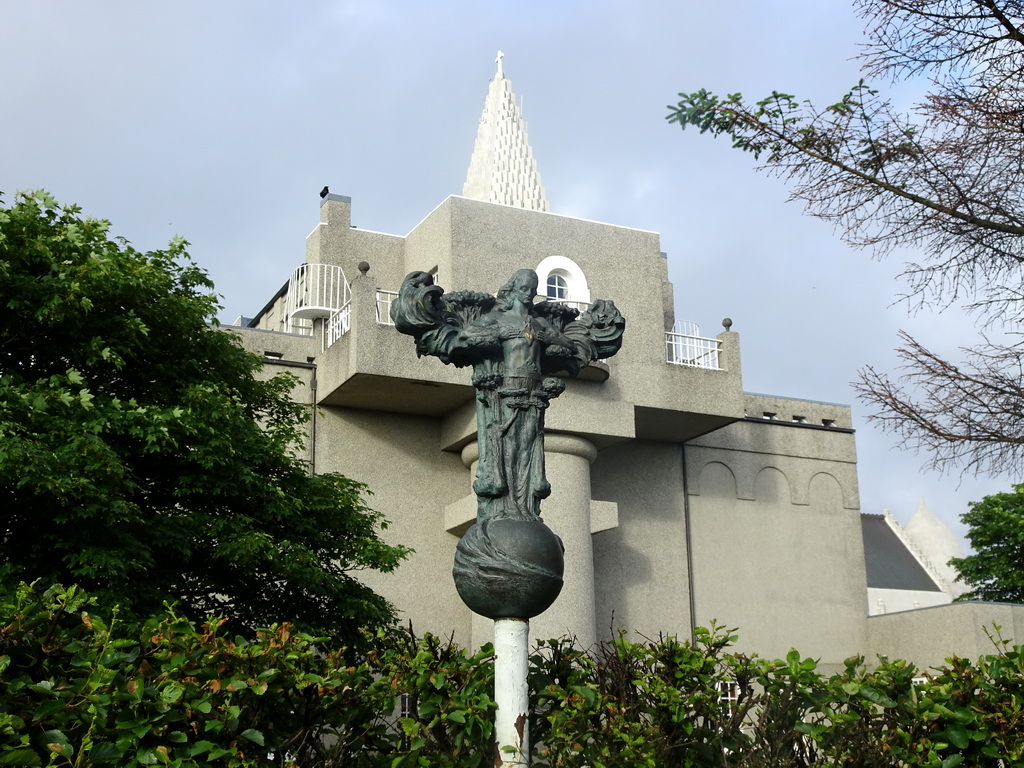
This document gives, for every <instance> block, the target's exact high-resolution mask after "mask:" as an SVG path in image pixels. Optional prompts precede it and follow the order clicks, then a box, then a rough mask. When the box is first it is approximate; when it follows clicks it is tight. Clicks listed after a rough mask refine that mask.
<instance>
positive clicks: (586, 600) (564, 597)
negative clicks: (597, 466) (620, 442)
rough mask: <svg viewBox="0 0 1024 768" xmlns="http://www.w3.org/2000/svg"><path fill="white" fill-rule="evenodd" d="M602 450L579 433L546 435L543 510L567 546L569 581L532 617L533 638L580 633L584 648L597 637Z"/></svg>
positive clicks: (542, 512) (566, 565)
mask: <svg viewBox="0 0 1024 768" xmlns="http://www.w3.org/2000/svg"><path fill="white" fill-rule="evenodd" d="M596 458H597V449H596V448H595V447H594V445H593V443H591V442H590V441H589V440H584V439H583V438H581V437H576V436H574V435H562V434H552V433H548V434H546V435H545V436H544V464H545V474H546V475H547V478H548V482H549V483H551V495H550V496H549V497H548V498H546V499H544V501H543V502H541V506H540V511H541V516H542V517H543V518H544V522H545V523H547V526H548V528H550V529H551V530H552V531H554V532H555V533H557V534H558V535H559V536H560V537H561V539H562V543H563V544H564V545H565V577H564V579H565V583H564V585H563V586H562V593H561V594H560V595H559V596H558V599H557V600H555V603H554V605H552V606H551V607H550V608H548V609H547V610H546V611H545V612H544V613H542V614H541V615H540V616H537V617H536V618H534V619H532V620H531V621H530V625H531V629H530V632H531V635H532V637H533V639H534V640H544V639H548V638H552V637H560V636H561V635H565V634H569V635H575V637H576V638H577V639H578V640H579V642H580V644H581V645H582V646H583V647H584V648H589V647H590V646H591V645H593V644H594V643H595V642H596V641H597V627H596V608H595V605H594V545H593V539H592V538H591V533H590V463H591V462H592V461H593V460H594V459H596Z"/></svg>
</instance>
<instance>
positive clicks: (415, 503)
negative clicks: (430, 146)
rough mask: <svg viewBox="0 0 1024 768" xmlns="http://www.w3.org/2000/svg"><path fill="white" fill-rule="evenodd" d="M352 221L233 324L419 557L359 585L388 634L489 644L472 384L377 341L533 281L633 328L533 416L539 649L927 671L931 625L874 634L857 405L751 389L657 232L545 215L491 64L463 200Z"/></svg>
mask: <svg viewBox="0 0 1024 768" xmlns="http://www.w3.org/2000/svg"><path fill="white" fill-rule="evenodd" d="M351 209H352V201H351V200H350V198H348V197H344V196H341V195H335V194H328V195H326V197H324V198H323V199H322V201H321V206H320V221H319V223H318V224H317V225H316V226H315V227H314V229H313V231H312V232H311V233H310V234H309V236H308V237H307V240H306V262H305V263H304V264H301V265H298V266H296V267H295V268H294V271H293V272H292V274H291V277H290V278H289V280H288V281H287V283H286V284H285V285H284V287H283V288H282V289H281V291H280V292H279V293H278V294H277V295H275V296H274V297H272V298H271V300H270V301H269V303H267V304H266V306H264V308H263V309H262V310H261V311H260V312H259V313H258V314H257V315H256V316H255V317H254V318H252V319H250V320H247V321H246V323H245V327H238V328H234V329H232V330H233V331H234V332H236V333H238V334H239V335H240V337H241V338H242V340H243V343H244V344H245V346H246V347H247V348H248V349H250V350H252V351H254V352H256V353H258V354H260V355H262V356H263V358H264V361H265V363H266V369H267V371H268V372H273V371H276V370H280V369H282V368H288V369H291V370H293V371H294V372H296V373H297V374H298V375H299V377H300V379H301V380H302V384H301V385H300V386H298V387H297V388H296V390H295V397H296V398H297V399H299V400H300V401H301V402H305V403H309V404H310V405H311V406H315V409H314V410H315V413H316V416H315V418H314V419H313V420H312V421H311V424H310V433H309V442H308V447H307V450H308V452H309V459H310V461H311V462H312V464H313V467H314V470H315V471H318V472H326V471H337V472H342V473H344V474H346V475H348V476H350V477H353V478H355V479H357V480H361V481H363V482H365V483H367V484H368V485H369V487H370V488H371V490H372V492H373V496H372V497H371V499H370V503H371V505H372V506H373V507H374V508H375V509H377V510H379V511H381V512H382V513H384V515H385V516H386V517H387V518H388V520H389V521H390V527H389V529H388V530H387V532H386V536H387V538H388V539H389V540H393V541H395V542H400V543H403V544H406V545H409V546H411V547H413V548H414V549H415V550H416V551H415V554H414V555H412V556H411V557H410V558H409V560H408V561H407V562H406V563H405V564H403V565H402V566H401V567H400V568H399V569H398V571H397V572H396V573H395V574H392V575H388V576H384V575H380V574H368V575H367V577H366V578H367V581H368V582H369V583H370V585H371V586H372V587H373V588H374V589H375V590H377V591H378V592H380V593H382V594H384V595H385V596H387V597H388V598H390V599H391V600H392V601H393V603H394V604H395V605H396V606H397V607H398V608H399V610H400V612H401V614H402V617H403V619H408V620H412V622H413V624H414V626H416V627H417V628H418V629H420V630H421V631H425V630H432V631H438V632H444V633H449V632H452V631H454V632H455V638H456V640H457V641H459V642H460V643H463V644H467V645H478V644H480V643H483V642H485V641H487V640H489V638H490V631H491V622H490V621H488V620H484V619H480V618H478V617H474V616H472V615H471V613H470V612H469V610H468V609H467V608H466V607H465V606H463V604H462V603H461V601H460V600H459V598H458V596H457V595H456V592H455V587H454V584H453V582H452V577H451V567H452V557H453V554H454V550H455V544H456V541H457V538H458V537H459V536H460V535H461V534H462V533H463V532H464V531H465V530H466V529H467V528H468V526H469V525H470V524H471V523H472V521H473V518H474V515H475V510H476V502H475V498H474V496H473V494H472V490H471V484H472V479H473V470H474V466H475V465H474V462H475V458H476V424H475V416H474V405H473V398H474V391H473V389H472V388H471V386H470V383H469V374H468V372H467V371H466V370H461V369H456V368H454V367H450V366H445V365H443V364H442V363H441V362H440V361H438V360H437V359H434V358H424V359H417V358H416V354H415V351H414V346H413V342H412V340H411V339H410V338H409V337H407V336H403V335H401V334H399V333H398V332H397V331H396V330H395V328H394V327H393V326H392V325H391V324H390V323H391V321H390V319H389V313H388V310H389V305H390V301H391V298H392V297H393V296H394V292H395V291H397V289H398V287H399V285H400V284H401V282H402V279H403V278H404V276H405V275H406V274H408V273H409V272H411V271H414V270H422V271H425V272H429V273H431V274H433V275H434V276H435V280H436V282H437V283H439V284H440V285H442V286H443V287H444V288H445V289H446V290H449V291H450V290H481V291H490V292H493V291H495V290H497V288H498V287H499V286H500V285H501V284H502V283H504V282H505V280H506V279H508V277H509V276H510V275H511V274H512V273H513V272H514V271H516V270H518V269H521V268H524V267H530V268H533V269H535V270H536V271H537V272H538V274H539V277H540V285H541V291H542V293H546V296H547V298H548V300H551V301H564V302H575V303H578V304H586V303H587V302H589V301H591V300H592V299H596V298H609V299H612V300H614V301H615V303H616V305H617V306H618V307H619V309H620V310H621V311H622V313H623V315H624V316H625V317H626V318H627V328H626V335H625V342H624V344H623V347H622V350H621V351H620V352H619V354H618V355H617V356H616V357H614V358H612V359H611V360H610V361H608V363H607V364H604V363H598V364H592V365H591V366H589V367H588V368H587V369H586V370H585V371H584V372H583V375H581V376H580V377H579V378H578V379H573V380H570V381H568V385H567V389H566V391H565V393H564V394H563V395H562V396H561V397H560V398H559V399H557V400H556V401H554V402H553V403H552V406H551V408H550V409H549V410H548V411H547V415H546V419H547V436H546V440H545V455H546V466H547V474H548V479H549V480H550V482H551V484H552V486H553V493H552V495H551V497H550V498H548V499H547V500H545V502H544V505H543V514H544V518H545V521H546V522H547V523H548V525H549V526H550V527H551V528H552V529H553V530H554V531H555V532H556V533H558V534H559V535H560V536H561V537H562V539H563V541H564V543H565V547H566V582H565V587H564V589H563V592H562V594H561V596H560V597H559V598H558V600H557V601H556V602H555V604H554V606H553V607H552V608H551V609H549V610H548V611H547V612H546V613H545V614H543V615H541V616H540V617H537V618H536V619H535V620H533V622H532V631H533V636H534V637H550V636H555V635H561V634H564V633H567V632H568V633H571V634H574V635H575V636H576V637H577V638H578V639H579V640H580V641H581V642H583V643H584V644H589V643H592V642H593V641H595V640H596V639H599V638H603V637H607V636H609V634H611V633H612V632H614V631H615V630H616V629H617V628H619V627H623V628H627V629H629V630H630V631H633V632H636V633H640V634H643V635H647V636H657V634H658V633H670V634H678V635H680V636H688V635H689V633H690V632H691V629H692V628H693V627H695V626H699V625H704V626H706V625H707V624H708V622H710V621H712V620H716V621H718V622H719V623H722V624H726V625H728V626H730V627H739V628H740V649H741V650H746V651H756V652H757V653H759V654H761V655H763V656H783V655H785V653H786V652H787V651H788V650H789V649H790V648H791V647H794V646H795V647H798V648H799V649H800V650H801V652H802V653H804V654H806V655H810V656H814V657H819V658H820V659H821V660H822V662H823V663H826V664H837V663H839V662H841V661H842V660H843V659H844V658H846V657H848V656H851V655H854V654H857V653H863V654H866V655H868V656H869V657H870V656H871V655H872V654H873V653H875V652H876V651H880V652H885V653H890V654H892V655H903V656H911V657H914V655H915V654H919V655H920V656H921V660H922V661H924V662H925V663H932V662H937V661H941V652H940V656H939V658H938V659H935V658H932V656H929V655H928V654H932V655H934V653H933V652H934V650H935V648H937V647H941V646H942V643H941V642H938V643H936V642H932V641H934V640H935V639H936V638H935V633H936V632H937V631H938V630H936V627H939V628H941V625H942V622H943V621H945V619H944V618H943V617H944V616H946V615H947V614H943V615H942V616H939V615H938V614H934V611H935V610H937V609H928V610H929V612H931V613H932V618H931V619H929V618H927V617H923V618H914V619H913V622H914V623H912V624H911V623H908V622H905V621H903V619H901V618H900V617H903V616H908V615H909V614H893V613H892V612H887V613H886V614H885V615H884V616H879V617H873V618H872V619H871V620H870V621H869V619H868V618H867V617H868V615H869V613H870V610H869V598H868V572H867V570H866V566H865V552H864V542H865V540H866V539H865V535H864V533H863V529H862V518H861V515H860V510H859V500H858V489H857V460H856V450H855V445H854V434H853V430H852V425H851V414H850V409H849V408H848V407H847V406H844V405H835V404H829V403H818V402H810V401H806V400H795V399H788V398H783V397H769V396H765V395H756V394H751V393H747V392H744V390H743V377H742V370H741V355H740V337H739V334H738V333H736V332H734V331H732V330H731V322H730V321H729V320H728V319H726V320H725V321H723V330H722V331H721V332H720V333H716V334H713V335H708V336H705V335H702V334H701V333H700V332H699V331H698V330H697V329H696V328H695V327H693V326H692V325H689V324H687V323H684V322H682V321H681V320H680V319H679V318H677V316H676V309H675V307H674V305H673V292H672V286H671V285H670V283H669V281H668V269H667V262H666V256H665V254H664V253H662V252H661V248H660V243H659V238H658V235H657V233H654V232H647V231H641V230H637V229H632V228H629V227H621V226H616V225H614V224H607V223H600V222H594V221H585V220H581V219H576V218H571V217H566V216H560V215H558V214H557V213H552V212H549V211H548V203H547V200H546V197H545V194H544V189H543V187H542V185H541V183H540V176H539V174H538V172H537V166H536V162H535V161H534V158H533V156H532V153H531V151H530V145H529V142H528V140H527V137H526V130H525V126H524V124H523V122H522V119H521V116H520V114H519V109H518V107H517V105H516V102H515V99H514V96H513V93H512V89H511V84H510V82H509V81H508V80H507V79H506V78H505V77H504V74H503V72H502V69H501V66H500V56H499V67H498V72H497V74H496V76H495V78H494V79H493V81H492V82H491V84H490V88H489V92H488V96H487V100H486V103H485V107H484V113H483V118H482V120H481V125H480V129H479V135H478V138H477V142H476V146H475V148H474V151H473V155H472V160H471V163H470V169H469V173H468V174H467V180H466V185H465V188H464V190H463V195H462V196H451V197H449V198H447V199H446V200H444V201H442V202H441V203H440V205H438V206H437V207H436V208H435V209H434V210H433V211H431V212H429V213H428V214H427V215H426V216H425V218H424V219H423V220H422V221H420V222H419V223H418V224H416V226H414V227H413V228H412V229H411V230H410V231H409V232H408V233H407V234H405V235H402V236H400V235H392V234H384V233H380V232H372V231H368V230H364V229H355V228H353V227H352V226H351ZM872 541H873V539H872ZM925 591H927V590H925ZM948 608H949V606H947V609H948ZM1006 610H1009V611H1010V614H1011V615H1012V616H1013V619H1014V621H1018V622H1022V621H1024V618H1021V616H1020V611H1019V610H1018V609H1016V608H1014V609H1006ZM948 615H951V616H952V615H955V617H956V621H957V622H959V623H958V626H963V627H965V628H966V627H968V626H974V624H973V623H972V622H975V621H980V620H983V619H985V618H987V617H988V613H985V612H984V611H982V612H980V613H979V612H978V608H977V607H973V608H972V606H970V605H961V606H955V607H954V613H950V614H948ZM876 620H880V622H879V625H878V627H876V628H873V627H871V626H870V625H871V623H872V622H874V621H876ZM936 622H937V623H936ZM919 625H920V626H919ZM910 626H913V627H914V628H915V631H917V630H918V629H920V631H922V632H924V631H929V630H928V629H927V628H928V627H931V630H930V631H932V633H933V636H932V637H931V638H930V639H929V643H930V644H924V645H921V646H920V648H918V647H917V646H914V645H913V643H909V644H908V642H907V639H906V638H905V637H903V635H904V632H903V630H902V629H901V628H902V627H910ZM1015 629H1016V627H1015ZM964 631H965V632H966V631H967V630H966V629H965V630H964ZM972 632H973V630H972ZM939 634H941V632H939ZM977 634H978V633H977V632H974V634H972V635H971V637H972V638H975V639H977V637H976V636H977ZM1019 636H1021V637H1024V633H1019ZM965 642H966V641H965ZM972 642H973V641H972ZM984 650H986V649H985V648H984V647H981V648H980V651H984ZM980 651H979V652H980ZM926 657H927V658H926Z"/></svg>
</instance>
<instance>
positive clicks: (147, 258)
mask: <svg viewBox="0 0 1024 768" xmlns="http://www.w3.org/2000/svg"><path fill="white" fill-rule="evenodd" d="M108 229H109V224H108V223H107V222H105V221H98V220H95V219H89V218H83V217H82V216H81V215H80V212H79V209H77V208H76V207H61V206H59V205H58V204H57V202H56V201H54V200H53V199H52V198H51V197H49V196H47V195H46V194H44V193H37V194H21V195H19V196H18V197H17V198H16V200H15V202H14V203H13V204H12V205H10V206H7V207H0V306H2V307H3V312H2V313H0V508H2V509H3V510H4V511H3V514H2V515H0V586H4V587H7V588H10V587H11V586H12V585H13V584H16V583H17V582H18V581H19V580H26V581H32V580H34V579H40V578H42V579H44V580H47V581H49V582H64V583H77V584H81V585H82V586H84V587H85V588H87V589H89V590H90V591H91V592H92V593H93V594H95V595H97V596H98V597H100V598H101V599H103V600H104V601H105V602H107V603H108V604H114V603H117V604H119V605H120V606H121V611H122V617H123V618H125V619H128V618H132V617H134V618H137V619H141V618H144V617H145V616H147V615H149V614H151V613H154V612H156V611H158V610H160V608H161V605H162V603H163V602H164V601H177V602H179V603H180V605H181V606H182V610H183V611H185V612H186V613H187V614H188V615H190V616H193V617H197V618H201V617H203V616H205V615H207V614H211V615H225V616H228V617H230V619H231V621H232V626H233V627H235V628H236V631H242V630H244V631H249V632H251V631H252V630H253V629H255V628H256V627H258V626H264V625H269V624H270V623H272V622H275V621H283V620H288V621H292V622H294V623H295V624H296V625H297V626H298V627H300V628H302V629H304V630H309V631H313V632H317V633H326V634H330V635H332V636H334V637H336V638H338V639H340V640H344V641H352V642H355V640H356V639H357V638H358V634H357V629H358V627H359V626H362V625H380V624H383V623H387V622H390V621H391V620H392V618H393V613H392V608H391V606H390V605H389V604H388V603H387V602H386V601H385V600H384V599H383V598H381V597H380V596H378V595H376V594H375V593H373V592H372V591H371V590H370V589H368V588H367V587H366V586H364V585H363V584H362V583H360V582H359V581H358V580H357V579H356V578H355V577H354V575H353V571H356V570H358V569H363V568H374V569H380V570H383V571H390V570H392V569H393V568H394V567H395V566H396V565H397V564H398V562H399V561H400V560H401V559H402V557H403V556H404V554H405V550H404V549H403V548H400V547H393V546H389V545H386V544H385V543H384V542H383V541H382V540H381V539H380V537H379V528H381V527H383V524H384V523H383V521H382V520H381V518H380V516H379V515H378V514H377V513H375V512H373V511H371V510H369V509H367V507H366V506H364V503H363V494H364V493H365V491H366V489H365V488H364V487H363V486H362V485H360V484H359V483H356V482H353V481H352V480H349V479H347V478H345V477H342V476H340V475H336V474H325V475H315V476H313V475H311V474H310V472H309V468H308V466H307V464H306V463H305V462H304V461H303V460H302V459H301V457H300V455H299V453H298V451H299V450H300V448H301V442H302V438H303V436H304V425H305V422H306V420H307V418H308V415H309V414H308V406H303V405H301V404H298V403H295V402H293V400H292V399H291V397H290V390H291V389H292V387H293V385H294V383H295V380H294V379H293V378H292V377H289V376H277V377H274V378H271V379H269V380H268V379H266V378H265V377H263V376H262V375H261V365H260V360H259V358H257V357H256V356H254V355H252V354H250V353H248V352H246V351H244V350H243V349H242V348H241V346H240V344H239V343H238V340H237V338H236V337H235V336H233V335H232V334H230V333H227V332H223V331H220V330H217V329H216V327H215V326H216V321H215V319H214V315H215V312H216V310H217V309H218V308H219V307H218V304H217V300H216V297H215V295H214V294H213V293H212V288H213V286H212V284H211V282H210V280H209V278H208V277H207V275H206V274H205V272H203V271H202V270H201V269H199V268H198V267H197V266H196V265H195V264H194V263H193V262H192V261H191V260H190V258H189V256H188V254H187V253H186V251H185V247H186V243H185V242H184V241H182V240H175V241H173V242H172V243H171V244H170V246H169V248H168V249H167V250H163V251H153V252H149V253H140V252H139V251H136V250H135V249H134V248H132V247H131V246H130V245H129V244H128V243H127V242H125V241H124V240H121V239H113V238H111V237H110V235H109V232H108ZM211 325H212V326H214V327H213V328H211V327H210V326H211Z"/></svg>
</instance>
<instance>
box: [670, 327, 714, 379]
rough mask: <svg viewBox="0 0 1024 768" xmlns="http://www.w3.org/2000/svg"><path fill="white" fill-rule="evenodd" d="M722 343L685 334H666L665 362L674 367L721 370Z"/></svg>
mask: <svg viewBox="0 0 1024 768" xmlns="http://www.w3.org/2000/svg"><path fill="white" fill-rule="evenodd" d="M721 350H722V342H720V341H719V340H718V339H707V338H704V337H702V336H690V335H689V334H685V333H666V334H665V360H666V361H668V362H669V363H672V364H673V365H686V366H689V367H691V368H713V369H715V370H720V369H721V367H722V366H721V365H720V361H719V354H720V352H721Z"/></svg>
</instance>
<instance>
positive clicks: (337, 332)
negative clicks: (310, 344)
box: [324, 300, 352, 350]
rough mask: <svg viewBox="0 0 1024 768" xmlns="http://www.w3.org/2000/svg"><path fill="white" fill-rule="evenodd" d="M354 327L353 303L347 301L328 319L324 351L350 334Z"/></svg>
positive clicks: (325, 329)
mask: <svg viewBox="0 0 1024 768" xmlns="http://www.w3.org/2000/svg"><path fill="white" fill-rule="evenodd" d="M351 327H352V301H351V300H349V301H346V302H345V306H343V307H342V308H341V309H339V310H338V311H337V312H335V313H334V314H332V315H331V316H330V317H329V318H327V327H326V328H324V350H326V349H327V348H328V347H330V346H331V345H332V344H334V342H336V341H337V340H338V339H340V338H341V337H342V336H344V335H345V334H346V333H348V332H349V329H350V328H351Z"/></svg>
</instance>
